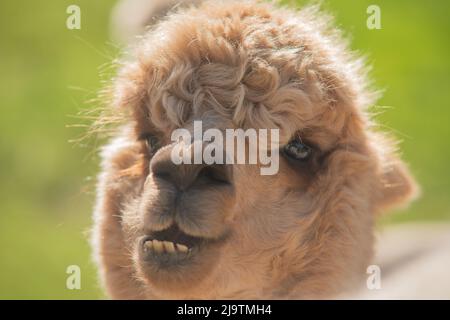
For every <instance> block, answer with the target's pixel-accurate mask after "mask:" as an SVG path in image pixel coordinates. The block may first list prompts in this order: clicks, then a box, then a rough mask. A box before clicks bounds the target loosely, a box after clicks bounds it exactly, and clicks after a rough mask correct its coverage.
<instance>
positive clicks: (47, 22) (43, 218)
mask: <svg viewBox="0 0 450 320" xmlns="http://www.w3.org/2000/svg"><path fill="white" fill-rule="evenodd" d="M72 3H76V4H78V5H79V6H80V7H81V10H82V29H81V30H77V31H75V30H74V31H71V30H68V29H66V27H65V20H66V17H67V14H66V8H67V6H68V5H69V4H72ZM302 3H304V1H302ZM372 3H374V2H373V1H362V0H360V1H354V0H345V1H344V0H340V1H324V7H325V8H326V9H327V10H328V11H330V12H331V13H333V14H334V15H335V16H336V20H337V23H338V24H339V25H340V26H341V27H342V28H343V29H344V30H345V31H346V32H347V33H348V34H351V36H352V47H353V48H354V49H355V50H358V51H359V52H361V53H363V54H367V55H368V60H369V62H371V63H372V65H373V66H374V71H373V73H372V75H373V77H374V79H375V81H376V84H377V86H378V87H379V88H382V89H384V90H385V93H384V96H383V98H382V99H381V100H380V101H379V105H380V106H389V107H388V108H386V110H385V112H384V113H383V114H382V115H380V116H378V120H379V122H380V123H381V124H382V125H383V127H385V128H386V129H387V130H392V131H393V132H394V133H395V134H396V135H397V136H398V137H399V138H401V139H402V140H403V143H402V145H401V149H402V153H403V157H404V159H406V160H407V161H408V162H409V164H410V166H411V169H412V171H413V172H414V174H415V175H416V177H417V179H418V181H419V182H420V184H421V186H422V190H423V195H422V197H421V199H420V200H419V201H417V202H416V203H415V204H413V205H412V206H411V207H410V208H409V209H408V210H406V211H404V212H402V213H398V214H391V215H388V216H386V217H385V218H384V219H383V222H384V223H395V222H403V221H411V220H449V219H450V199H449V196H448V195H449V194H450V174H449V170H448V169H447V159H449V158H450V148H449V147H448V146H449V142H448V139H449V138H450V126H449V125H448V123H447V122H448V120H449V119H450V108H449V107H450V106H449V101H450V90H449V87H450V80H449V79H450V78H449V72H450V63H449V59H448V52H449V51H450V44H449V41H448V34H447V33H448V30H449V29H450V20H449V19H448V17H447V14H448V12H450V10H449V9H450V3H449V2H448V1H444V0H442V1H432V2H430V1H428V2H427V1H419V0H417V1H407V0H397V1H389V0H378V1H376V4H378V5H379V6H380V7H381V10H382V29H381V30H368V29H367V28H366V18H367V14H366V8H367V6H368V5H369V4H372ZM111 6H112V1H108V0H96V1H89V0H77V1H67V0H65V1H48V0H47V1H39V2H33V1H24V0H19V1H13V2H12V1H9V2H7V1H3V2H1V3H0V16H1V19H0V35H1V39H2V46H1V48H0V70H2V72H1V73H0V87H1V88H2V89H1V92H2V94H1V109H0V110H1V114H0V130H1V138H0V164H1V167H0V194H1V199H0V298H31V299H47V298H63V299H72V298H73V299H76V298H86V299H91V298H92V299H94V298H100V297H102V294H101V291H100V290H99V288H98V284H97V280H96V275H95V268H94V266H93V264H92V262H91V259H90V251H89V246H88V241H87V239H88V236H87V232H88V229H89V226H90V223H91V222H90V221H91V217H90V216H91V208H92V205H93V201H94V192H93V191H94V181H93V179H90V180H89V179H88V177H92V176H94V175H95V173H96V165H97V158H96V157H93V156H92V153H91V151H92V150H91V149H90V148H89V147H83V146H74V145H72V144H70V143H68V141H69V140H70V139H73V138H76V137H77V136H79V135H80V134H81V133H82V130H83V129H79V128H78V129H77V128H67V127H66V125H68V124H76V123H78V122H79V120H77V119H73V118H71V117H70V115H75V114H77V113H78V112H79V111H80V110H81V109H83V108H85V107H86V104H85V101H87V100H89V99H91V98H94V97H95V95H96V92H97V91H98V90H99V89H100V88H101V87H102V80H104V77H102V76H101V73H102V70H103V71H104V70H105V69H106V67H107V66H108V63H109V62H111V60H112V59H113V58H114V57H115V56H116V54H117V49H116V48H114V46H113V45H111V44H110V43H109V40H108V23H109V22H108V15H109V10H110V8H111ZM393 128H395V130H394V129H393ZM72 264H76V265H79V266H80V267H81V270H82V289H81V290H73V291H71V290H67V289H66V287H65V283H66V277H67V274H66V268H67V266H69V265H72Z"/></svg>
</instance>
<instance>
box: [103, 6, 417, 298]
mask: <svg viewBox="0 0 450 320" xmlns="http://www.w3.org/2000/svg"><path fill="white" fill-rule="evenodd" d="M327 25H328V22H327V19H325V18H323V17H320V16H319V15H318V14H317V13H316V12H315V10H314V9H304V10H302V11H300V12H294V11H288V10H283V9H276V8H274V7H272V6H270V5H266V4H260V3H256V2H244V3H242V2H230V1H228V2H226V3H219V4H218V3H215V2H206V3H204V4H203V5H201V6H200V7H199V8H191V9H188V10H183V11H180V12H178V13H173V14H171V15H170V16H169V17H168V18H167V19H166V20H164V21H162V22H160V23H159V24H158V25H156V26H155V27H154V28H153V29H152V30H150V31H149V33H148V34H147V35H146V36H145V37H144V38H143V40H142V41H141V43H140V45H139V47H138V52H137V54H136V56H135V58H134V60H132V61H128V62H126V63H124V66H123V69H122V71H121V73H120V75H119V76H118V78H117V81H116V85H115V86H114V88H113V94H114V98H115V104H116V105H117V109H119V110H120V111H121V112H122V114H123V119H124V125H123V126H122V127H121V128H120V129H118V130H117V138H115V139H113V140H112V141H111V142H110V144H108V145H107V146H106V147H105V148H104V151H103V167H102V169H103V172H102V174H101V176H100V183H99V188H98V202H97V208H96V229H95V237H94V239H95V242H94V243H95V248H96V255H97V258H98V260H99V264H100V267H101V273H102V277H103V280H104V284H105V286H106V288H107V290H108V292H109V294H110V295H111V296H113V297H119V298H146V297H148V298H277V297H295V298H301V297H322V296H328V295H331V294H335V293H339V292H341V291H342V290H344V289H346V288H349V287H350V286H351V285H352V284H353V283H354V282H355V281H356V280H357V279H359V277H361V276H362V275H363V274H364V272H365V269H366V268H367V265H368V264H369V263H370V258H371V254H372V246H373V225H374V219H375V215H376V213H377V212H379V211H382V210H385V209H386V208H388V207H391V206H392V205H396V204H401V203H403V202H405V201H406V200H408V199H410V198H411V196H412V195H413V193H414V183H413V181H412V179H411V178H410V176H409V173H408V171H407V169H406V168H405V166H404V165H403V164H402V162H401V161H400V160H399V159H398V158H397V157H396V155H395V154H394V150H393V149H394V148H393V147H392V145H393V144H392V142H390V140H389V139H386V138H385V137H384V135H382V134H380V133H378V132H374V130H373V127H374V125H373V123H372V122H371V120H370V119H369V117H368V114H367V112H366V109H367V107H368V106H370V104H372V103H373V95H372V94H371V93H370V92H369V90H368V89H367V87H366V86H365V84H366V80H365V79H364V74H363V72H362V70H361V63H360V61H359V60H357V59H355V58H354V57H353V56H352V55H351V54H349V52H348V50H347V48H346V45H345V43H344V42H343V40H342V39H341V38H340V37H339V35H338V34H337V33H336V32H334V31H332V30H330V29H328V27H327ZM197 121H198V122H200V121H201V123H202V126H203V128H202V129H203V132H204V131H205V130H207V129H212V128H213V129H215V130H216V131H215V132H216V133H225V132H226V130H227V129H243V130H248V129H255V130H261V129H277V130H279V131H277V132H278V135H279V147H277V148H274V149H271V150H270V154H272V153H278V155H279V159H278V165H277V171H276V173H275V174H268V175H264V174H261V169H262V168H264V167H265V165H266V164H263V163H261V159H260V158H259V157H257V161H256V162H253V163H228V164H226V163H225V164H223V163H212V164H211V163H205V162H204V161H201V162H200V163H196V164H190V163H181V164H180V163H175V162H174V161H173V156H172V155H173V151H174V149H175V148H177V147H178V146H179V144H180V143H181V142H178V141H174V140H173V139H172V138H173V136H172V133H173V132H174V130H176V129H184V130H185V131H184V132H187V133H192V135H193V136H194V134H195V132H194V131H195V130H194V127H195V123H196V122H197ZM193 141H194V140H193ZM204 143H205V141H203V142H202V144H204ZM184 144H186V141H184ZM187 144H189V142H188V143H187ZM245 145H246V146H248V145H249V143H248V141H247V143H246V144H245ZM259 149H260V148H259ZM220 150H221V149H220ZM224 150H225V148H224ZM216 152H219V149H217V150H216ZM224 152H225V151H224ZM250 153H251V151H246V154H247V156H249V157H250Z"/></svg>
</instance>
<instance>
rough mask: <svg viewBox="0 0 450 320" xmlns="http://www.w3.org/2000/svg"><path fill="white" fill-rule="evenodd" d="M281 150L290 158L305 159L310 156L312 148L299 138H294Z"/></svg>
mask: <svg viewBox="0 0 450 320" xmlns="http://www.w3.org/2000/svg"><path fill="white" fill-rule="evenodd" d="M283 152H284V153H285V154H286V155H287V156H288V157H290V158H292V159H295V160H301V161H305V160H307V159H308V158H309V157H310V156H311V153H312V149H311V147H309V146H307V145H306V144H304V143H303V142H301V141H300V140H299V139H295V140H291V141H290V142H289V143H288V144H287V145H285V146H284V147H283Z"/></svg>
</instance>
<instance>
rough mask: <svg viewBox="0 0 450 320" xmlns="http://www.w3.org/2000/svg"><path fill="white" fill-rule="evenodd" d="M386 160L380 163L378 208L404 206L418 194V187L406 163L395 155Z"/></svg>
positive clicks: (385, 208)
mask: <svg viewBox="0 0 450 320" xmlns="http://www.w3.org/2000/svg"><path fill="white" fill-rule="evenodd" d="M386 160H387V161H386V162H385V163H384V164H382V172H381V177H380V189H381V192H380V193H379V195H378V197H379V198H378V201H377V204H378V208H379V210H387V209H391V208H394V207H401V206H405V205H407V204H408V203H409V202H411V201H412V200H414V199H415V198H416V197H417V196H418V194H419V188H418V186H417V184H416V182H415V181H414V178H413V177H412V175H411V173H410V172H409V170H408V168H407V167H406V165H405V164H404V163H403V162H402V161H401V160H400V159H399V158H397V157H396V156H390V157H389V159H386Z"/></svg>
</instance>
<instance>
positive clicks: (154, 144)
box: [144, 135, 159, 153]
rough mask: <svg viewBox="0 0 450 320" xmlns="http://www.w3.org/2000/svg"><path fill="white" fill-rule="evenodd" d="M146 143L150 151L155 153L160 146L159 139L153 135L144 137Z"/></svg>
mask: <svg viewBox="0 0 450 320" xmlns="http://www.w3.org/2000/svg"><path fill="white" fill-rule="evenodd" d="M144 139H145V140H144V141H145V145H146V146H147V149H148V151H149V153H154V152H155V151H156V150H158V148H159V141H158V139H157V138H156V137H155V136H153V135H147V136H145V138H144Z"/></svg>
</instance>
